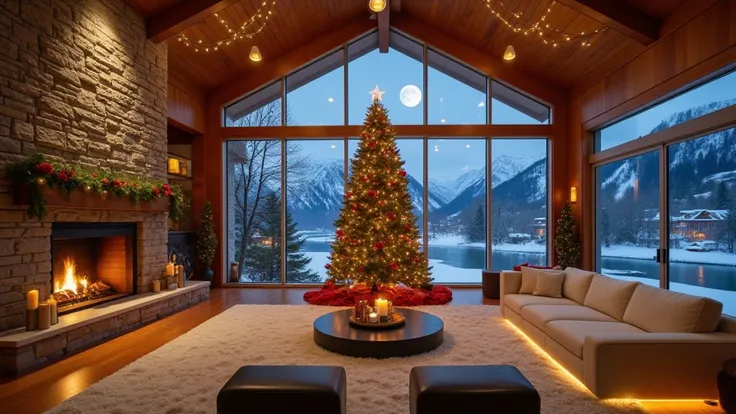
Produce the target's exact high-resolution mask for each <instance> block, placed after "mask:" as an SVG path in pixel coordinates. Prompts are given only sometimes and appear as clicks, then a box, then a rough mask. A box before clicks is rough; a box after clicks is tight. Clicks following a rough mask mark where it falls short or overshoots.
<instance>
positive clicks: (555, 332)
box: [545, 321, 646, 358]
mask: <svg viewBox="0 0 736 414" xmlns="http://www.w3.org/2000/svg"><path fill="white" fill-rule="evenodd" d="M545 332H546V333H547V336H548V337H549V338H551V339H552V340H554V341H555V342H557V343H558V344H560V345H562V346H563V347H565V349H567V350H568V351H570V352H572V353H573V354H575V355H576V356H577V357H578V358H582V357H583V345H584V344H585V337H586V336H592V335H598V334H631V333H646V331H643V330H641V329H639V328H637V327H636V326H633V325H629V324H628V323H623V322H598V321H550V322H547V325H546V329H545Z"/></svg>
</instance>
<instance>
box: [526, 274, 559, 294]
mask: <svg viewBox="0 0 736 414" xmlns="http://www.w3.org/2000/svg"><path fill="white" fill-rule="evenodd" d="M563 280H565V273H552V272H539V273H538V274H537V286H536V287H535V288H534V292H532V295H534V296H547V297H550V298H561V297H562V281H563Z"/></svg>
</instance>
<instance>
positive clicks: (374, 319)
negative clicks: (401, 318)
mask: <svg viewBox="0 0 736 414" xmlns="http://www.w3.org/2000/svg"><path fill="white" fill-rule="evenodd" d="M368 321H369V322H370V323H377V322H378V315H376V313H375V312H371V313H370V314H368Z"/></svg>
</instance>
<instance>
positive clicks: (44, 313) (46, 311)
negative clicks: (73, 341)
mask: <svg viewBox="0 0 736 414" xmlns="http://www.w3.org/2000/svg"><path fill="white" fill-rule="evenodd" d="M50 327H51V308H50V307H49V303H48V302H42V303H41V304H39V305H38V329H49V328H50Z"/></svg>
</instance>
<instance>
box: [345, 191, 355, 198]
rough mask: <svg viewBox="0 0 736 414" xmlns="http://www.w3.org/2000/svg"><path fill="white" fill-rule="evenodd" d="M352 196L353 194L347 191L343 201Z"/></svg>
mask: <svg viewBox="0 0 736 414" xmlns="http://www.w3.org/2000/svg"><path fill="white" fill-rule="evenodd" d="M352 195H353V193H351V192H350V191H348V192H347V193H345V199H348V198H350V197H352Z"/></svg>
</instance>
